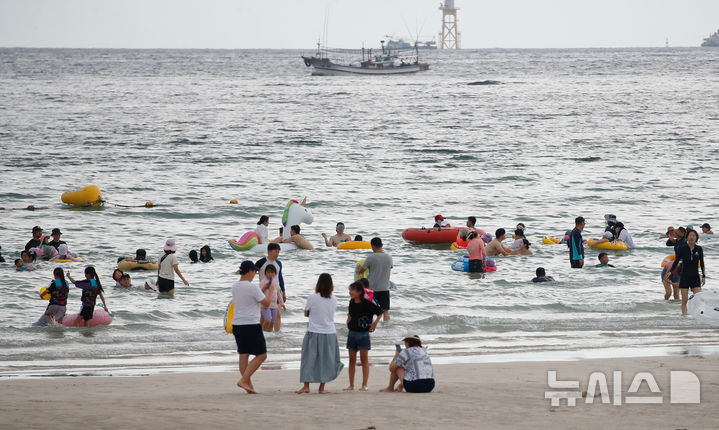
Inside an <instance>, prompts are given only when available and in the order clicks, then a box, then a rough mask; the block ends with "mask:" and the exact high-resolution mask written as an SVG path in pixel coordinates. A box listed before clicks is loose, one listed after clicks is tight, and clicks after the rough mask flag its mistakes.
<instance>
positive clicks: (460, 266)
mask: <svg viewBox="0 0 719 430" xmlns="http://www.w3.org/2000/svg"><path fill="white" fill-rule="evenodd" d="M451 267H452V270H455V271H457V272H469V256H468V255H463V256H461V257H458V258H457V260H456V261H455V262H454V263H452V266H451ZM495 270H497V264H496V263H495V262H494V260H492V259H491V258H485V259H484V271H485V272H494V271H495Z"/></svg>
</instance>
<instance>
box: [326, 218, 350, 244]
mask: <svg viewBox="0 0 719 430" xmlns="http://www.w3.org/2000/svg"><path fill="white" fill-rule="evenodd" d="M335 231H336V232H337V234H335V235H334V236H331V237H330V238H329V239H327V235H326V234H325V233H322V238H323V239H324V240H325V245H326V246H334V247H336V246H337V245H339V244H340V243H342V242H349V241H351V240H352V236H350V235H349V234H347V233H345V224H344V223H342V222H338V223H337V226H335Z"/></svg>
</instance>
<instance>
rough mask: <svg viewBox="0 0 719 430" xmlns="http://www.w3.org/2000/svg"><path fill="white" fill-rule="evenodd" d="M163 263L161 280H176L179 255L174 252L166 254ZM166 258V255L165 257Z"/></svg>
mask: <svg viewBox="0 0 719 430" xmlns="http://www.w3.org/2000/svg"><path fill="white" fill-rule="evenodd" d="M166 255H167V257H165V259H164V260H162V263H160V278H164V279H170V280H172V281H174V280H175V264H177V263H178V261H177V255H175V253H174V252H173V253H172V254H166ZM163 257H164V255H163Z"/></svg>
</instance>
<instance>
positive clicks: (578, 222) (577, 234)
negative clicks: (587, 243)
mask: <svg viewBox="0 0 719 430" xmlns="http://www.w3.org/2000/svg"><path fill="white" fill-rule="evenodd" d="M584 224H585V221H584V217H581V216H578V217H577V218H575V219H574V229H572V231H571V232H570V233H569V240H567V246H568V247H569V264H570V266H571V267H572V268H573V269H581V268H582V267H584V242H583V240H582V230H584Z"/></svg>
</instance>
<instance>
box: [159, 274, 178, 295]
mask: <svg viewBox="0 0 719 430" xmlns="http://www.w3.org/2000/svg"><path fill="white" fill-rule="evenodd" d="M157 289H158V290H159V291H160V292H161V293H166V292H168V291H172V290H174V289H175V281H174V280H172V279H165V278H160V277H158V278H157Z"/></svg>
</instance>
